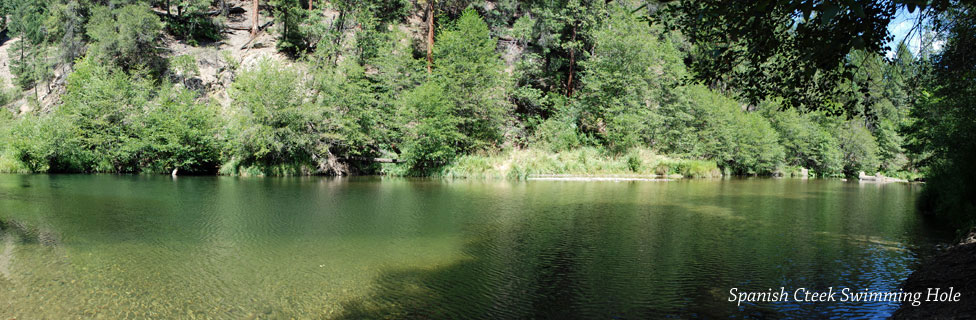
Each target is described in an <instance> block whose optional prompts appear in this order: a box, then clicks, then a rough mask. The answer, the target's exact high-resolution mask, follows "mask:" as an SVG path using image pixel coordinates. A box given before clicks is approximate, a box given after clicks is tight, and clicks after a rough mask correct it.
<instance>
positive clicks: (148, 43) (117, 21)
mask: <svg viewBox="0 0 976 320" xmlns="http://www.w3.org/2000/svg"><path fill="white" fill-rule="evenodd" d="M86 27H87V31H88V36H89V37H91V39H92V42H91V45H90V47H89V55H90V56H93V57H95V59H97V60H99V61H105V62H109V63H111V64H113V65H115V66H117V67H119V68H122V69H123V70H126V71H128V70H132V69H139V68H140V67H147V68H149V69H150V70H154V71H157V72H161V71H164V70H165V68H164V64H165V61H163V60H162V59H160V57H159V54H160V51H161V46H160V43H159V42H160V35H162V32H161V31H162V29H163V23H162V21H160V20H159V17H157V16H156V14H154V13H153V12H152V10H150V8H149V7H148V6H146V5H143V4H128V5H124V6H122V7H118V8H115V9H110V8H109V7H102V6H99V7H95V8H94V9H92V17H91V19H90V20H89V22H88V25H87V26H86Z"/></svg>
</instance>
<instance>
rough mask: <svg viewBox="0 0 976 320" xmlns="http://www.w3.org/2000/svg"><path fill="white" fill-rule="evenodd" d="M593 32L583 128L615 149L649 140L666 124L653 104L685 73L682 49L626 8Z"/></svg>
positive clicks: (586, 68) (582, 95)
mask: <svg viewBox="0 0 976 320" xmlns="http://www.w3.org/2000/svg"><path fill="white" fill-rule="evenodd" d="M593 38H594V39H593V41H594V48H593V54H592V55H591V56H590V57H589V59H588V60H585V61H583V62H582V63H581V64H582V67H583V69H584V71H583V72H582V74H581V75H580V80H581V82H582V84H583V87H582V89H581V90H580V96H579V100H578V103H579V106H578V107H579V108H580V110H582V116H581V120H582V121H581V124H582V125H581V127H582V129H583V131H584V132H587V133H589V134H592V135H594V136H595V137H597V138H598V139H600V141H601V142H602V143H603V144H604V145H605V146H607V147H608V148H609V149H610V150H611V151H613V152H622V151H625V150H627V149H629V148H632V147H637V146H646V145H649V142H651V138H652V135H651V132H652V128H655V127H657V126H659V124H660V117H659V115H658V114H657V113H656V112H654V111H653V110H654V109H656V108H657V107H658V106H659V105H660V104H661V100H662V98H661V95H662V92H663V90H665V89H666V88H669V87H670V86H672V85H673V84H674V83H676V82H677V80H678V78H680V76H681V74H682V73H683V65H682V64H681V60H680V53H679V52H678V51H677V49H676V48H674V47H673V46H672V45H671V44H670V42H668V41H666V40H662V39H661V31H660V30H658V29H656V28H652V27H650V26H649V25H648V24H647V23H646V22H644V21H641V20H639V19H638V17H637V16H635V15H633V14H631V13H630V12H629V11H627V10H625V9H624V8H616V10H613V11H612V15H611V17H610V19H609V20H608V21H606V23H604V24H603V25H601V26H600V27H599V28H597V29H596V31H595V33H594V35H593Z"/></svg>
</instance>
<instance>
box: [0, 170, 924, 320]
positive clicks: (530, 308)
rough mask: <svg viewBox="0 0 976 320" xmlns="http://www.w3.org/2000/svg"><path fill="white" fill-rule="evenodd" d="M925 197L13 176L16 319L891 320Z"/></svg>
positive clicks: (615, 185)
mask: <svg viewBox="0 0 976 320" xmlns="http://www.w3.org/2000/svg"><path fill="white" fill-rule="evenodd" d="M918 188H919V187H918V186H911V185H904V184H887V185H876V184H858V183H856V182H854V183H850V182H842V181H837V180H809V181H804V180H789V179H748V180H741V179H732V180H682V181H675V182H647V181H644V182H575V181H573V182H568V181H563V182H561V181H529V182H508V181H497V182H485V181H441V180H410V179H390V178H347V179H332V178H318V177H314V178H313V177H308V178H231V177H180V178H178V179H175V180H174V179H172V178H169V177H156V176H151V177H150V176H110V175H87V176H86V175H32V176H27V175H0V221H2V223H0V228H3V231H2V232H0V318H24V319H33V318H55V319H56V318H146V317H152V318H234V319H237V318H258V319H261V318H348V319H362V318H557V319H568V318H623V319H630V318H648V317H659V316H664V315H675V316H679V317H696V316H699V317H719V316H727V315H737V316H754V317H769V316H794V317H819V316H870V317H883V316H886V315H888V314H890V313H892V312H893V311H894V309H896V308H897V303H877V302H876V303H859V304H858V303H794V302H785V303H759V304H746V305H743V306H740V307H737V306H736V305H735V304H734V303H730V302H728V298H729V294H728V292H729V289H730V288H732V287H736V288H739V290H763V291H764V290H766V289H767V288H777V289H778V288H779V287H786V288H788V290H790V289H795V288H799V287H805V288H811V289H816V290H826V289H827V288H828V287H834V288H844V287H847V288H853V289H871V290H875V291H892V290H895V291H897V288H898V286H899V285H900V283H901V281H903V280H904V279H905V278H906V277H907V276H908V275H909V274H910V273H911V270H912V268H914V266H915V265H916V263H917V261H918V260H919V259H920V257H923V256H925V255H927V254H930V253H931V251H932V250H931V248H933V245H934V243H935V242H936V241H938V240H941V239H939V238H937V237H936V236H935V235H934V234H933V233H932V232H930V231H929V230H928V228H926V227H925V224H924V223H923V222H922V221H921V219H920V218H919V217H918V215H917V214H916V213H915V212H914V209H913V208H914V201H915V198H916V196H917V191H918Z"/></svg>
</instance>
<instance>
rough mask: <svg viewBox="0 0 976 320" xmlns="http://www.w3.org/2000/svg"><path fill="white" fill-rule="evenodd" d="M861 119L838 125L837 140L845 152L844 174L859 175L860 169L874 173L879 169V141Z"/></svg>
mask: <svg viewBox="0 0 976 320" xmlns="http://www.w3.org/2000/svg"><path fill="white" fill-rule="evenodd" d="M859 122H860V121H857V120H851V121H845V122H844V123H843V124H841V125H839V126H838V127H837V129H836V130H837V140H838V142H839V146H840V150H841V151H842V152H843V154H844V158H843V159H844V174H845V175H847V176H857V174H858V171H864V172H865V173H867V174H874V172H875V171H877V170H878V165H879V162H878V156H877V152H878V143H877V141H875V139H874V136H873V135H871V131H869V130H868V129H867V128H865V127H864V125H863V124H861V123H859Z"/></svg>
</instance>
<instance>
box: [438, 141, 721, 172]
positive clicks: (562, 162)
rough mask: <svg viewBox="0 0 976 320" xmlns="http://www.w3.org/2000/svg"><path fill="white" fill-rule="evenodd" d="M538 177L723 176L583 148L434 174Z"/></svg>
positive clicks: (468, 162)
mask: <svg viewBox="0 0 976 320" xmlns="http://www.w3.org/2000/svg"><path fill="white" fill-rule="evenodd" d="M537 175H574V176H667V177H693V178H709V177H720V176H722V172H721V170H719V169H718V166H717V165H716V164H715V162H713V161H704V160H691V159H677V158H671V157H666V156H661V155H657V154H654V153H653V152H651V151H650V150H646V149H633V150H630V151H629V152H627V153H625V154H622V155H611V154H607V153H605V152H603V151H602V150H600V149H597V148H579V149H575V150H569V151H561V152H549V151H544V150H538V149H520V150H510V151H506V152H502V153H497V154H485V155H468V156H463V157H460V158H458V159H457V160H455V161H454V162H453V163H451V164H449V165H447V166H444V167H443V168H442V169H441V170H440V171H439V172H437V173H435V174H434V176H439V177H445V178H488V179H514V180H522V179H526V178H529V177H532V176H537Z"/></svg>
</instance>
